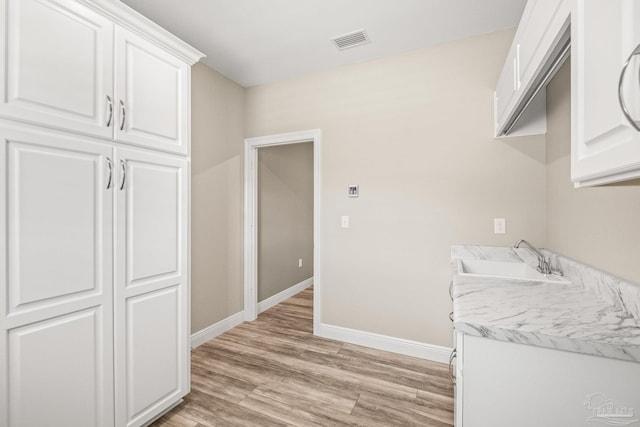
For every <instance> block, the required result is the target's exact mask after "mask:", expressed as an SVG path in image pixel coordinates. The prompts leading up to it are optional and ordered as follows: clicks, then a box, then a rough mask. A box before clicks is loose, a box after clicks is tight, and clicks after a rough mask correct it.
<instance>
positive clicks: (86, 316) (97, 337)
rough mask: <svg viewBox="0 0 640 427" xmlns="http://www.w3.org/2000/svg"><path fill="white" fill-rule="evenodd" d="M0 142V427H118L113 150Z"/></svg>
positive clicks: (58, 140) (5, 137) (6, 134)
mask: <svg viewBox="0 0 640 427" xmlns="http://www.w3.org/2000/svg"><path fill="white" fill-rule="evenodd" d="M0 137H1V138H2V139H1V141H2V144H3V147H2V150H0V170H1V171H2V173H0V204H1V206H0V223H1V224H2V226H1V227H0V242H2V244H1V246H0V271H2V272H3V274H1V275H0V295H3V302H2V304H0V331H1V333H2V337H1V338H0V361H2V362H1V363H2V365H3V366H2V369H0V384H3V386H2V387H0V426H11V427H15V426H51V427H55V426H59V427H72V426H75V427H86V426H105V427H106V426H109V425H112V423H113V385H112V378H113V322H112V320H113V314H112V313H113V302H112V297H113V294H112V255H111V251H112V240H113V237H112V207H113V202H112V200H113V197H112V196H113V193H112V190H111V189H108V188H107V187H108V186H109V183H110V180H109V167H108V164H109V163H108V162H109V160H108V156H109V153H110V152H111V149H110V148H109V147H105V146H102V145H98V144H93V143H90V142H86V141H80V140H74V139H72V138H70V137H69V138H66V137H54V136H48V135H46V134H43V133H30V132H23V131H19V130H8V129H7V128H6V127H5V128H4V129H3V130H2V132H1V133H0ZM5 297H6V299H5ZM5 384H6V385H7V386H6V387H5V386H4V385H5Z"/></svg>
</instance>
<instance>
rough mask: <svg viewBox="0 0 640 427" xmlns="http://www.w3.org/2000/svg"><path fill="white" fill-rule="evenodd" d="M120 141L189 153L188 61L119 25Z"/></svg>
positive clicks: (118, 119) (117, 53)
mask: <svg viewBox="0 0 640 427" xmlns="http://www.w3.org/2000/svg"><path fill="white" fill-rule="evenodd" d="M115 46H116V96H115V98H114V99H116V100H117V102H118V105H117V110H118V114H116V116H117V120H116V123H115V127H114V130H115V139H116V141H122V142H129V143H132V144H136V145H141V146H147V147H151V148H155V149H158V150H164V151H169V152H176V153H181V154H186V153H187V139H188V133H187V130H188V123H189V120H188V108H189V106H188V105H187V101H188V99H189V95H188V94H187V91H188V90H189V75H190V71H191V68H190V66H189V64H187V63H185V62H184V61H181V60H180V59H178V58H176V57H175V56H173V55H171V54H169V53H167V52H166V51H164V50H162V49H160V48H158V47H156V46H154V45H151V44H149V43H148V42H147V41H146V40H144V39H143V38H142V37H140V36H138V35H136V34H134V33H132V32H131V31H127V30H125V29H124V28H116V43H115Z"/></svg>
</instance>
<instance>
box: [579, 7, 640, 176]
mask: <svg viewBox="0 0 640 427" xmlns="http://www.w3.org/2000/svg"><path fill="white" fill-rule="evenodd" d="M571 38H572V59H571V105H572V110H573V113H572V132H571V133H572V145H571V179H572V180H573V182H574V183H575V185H576V186H578V187H580V186H589V185H599V184H607V183H611V182H617V181H622V180H627V179H633V178H638V177H640V130H639V129H636V127H638V128H640V79H639V78H638V76H639V75H640V3H639V2H638V1H636V0H575V1H574V5H573V11H572V28H571ZM633 52H635V55H633V56H632V53H633ZM627 60H629V63H628V66H627V68H626V72H625V75H624V76H622V77H623V78H622V79H621V75H622V72H623V67H624V64H625V62H626V61H627ZM621 103H623V104H624V106H626V109H627V112H628V117H627V116H625V113H624V111H623V108H622V105H621ZM632 122H634V123H635V126H634V124H632Z"/></svg>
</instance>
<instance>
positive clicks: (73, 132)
mask: <svg viewBox="0 0 640 427" xmlns="http://www.w3.org/2000/svg"><path fill="white" fill-rule="evenodd" d="M0 26H1V27H2V31H0V63H2V67H0V76H1V77H0V80H1V82H2V84H0V94H1V95H2V98H1V99H0V143H1V144H2V148H1V149H0V271H2V272H3V274H0V294H1V295H4V296H6V299H5V300H3V303H2V304H0V334H1V336H0V385H1V386H0V427H30V426H47V427H139V426H143V425H147V424H148V423H150V422H151V421H152V420H153V419H155V418H157V417H158V416H160V415H161V414H162V413H164V412H165V411H167V410H168V409H170V408H171V407H172V406H174V405H176V404H178V403H179V402H180V399H181V398H182V397H183V396H185V395H186V394H187V393H188V392H189V387H190V343H189V339H190V337H189V330H190V328H189V319H190V314H189V215H190V213H189V212H190V211H189V165H190V158H189V155H190V141H189V135H190V132H189V127H190V117H189V104H190V71H191V65H193V63H195V62H196V61H197V60H199V59H200V58H201V57H202V54H200V52H198V51H196V50H195V49H193V48H191V47H190V46H188V45H186V44H184V43H183V42H182V41H180V40H178V39H176V38H175V37H174V36H172V35H170V34H168V33H166V32H165V31H164V30H162V29H160V28H159V27H157V26H156V25H155V24H152V23H151V22H149V21H148V20H147V19H146V18H144V17H141V16H140V15H138V14H137V13H135V12H133V11H132V10H131V9H129V8H128V7H127V6H125V5H124V4H122V3H121V2H117V1H112V0H0Z"/></svg>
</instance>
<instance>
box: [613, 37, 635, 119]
mask: <svg viewBox="0 0 640 427" xmlns="http://www.w3.org/2000/svg"><path fill="white" fill-rule="evenodd" d="M636 55H640V45H638V46H636V48H635V50H634V51H633V52H631V55H629V58H627V62H625V63H624V66H623V67H622V71H620V80H619V81H618V101H619V102H620V108H622V113H623V114H624V117H625V118H626V119H627V121H628V122H629V124H630V125H631V126H632V127H633V128H634V129H635V130H637V131H638V132H640V125H638V123H637V122H636V121H635V120H633V117H631V114H630V113H629V109H628V108H627V104H625V103H624V94H623V93H622V85H623V83H624V76H625V74H626V72H627V68H628V67H629V64H630V63H631V60H632V59H633V57H634V56H636Z"/></svg>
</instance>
